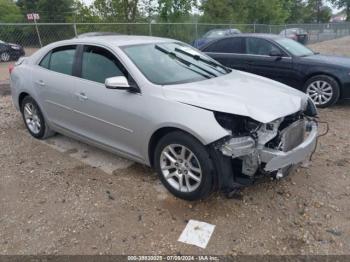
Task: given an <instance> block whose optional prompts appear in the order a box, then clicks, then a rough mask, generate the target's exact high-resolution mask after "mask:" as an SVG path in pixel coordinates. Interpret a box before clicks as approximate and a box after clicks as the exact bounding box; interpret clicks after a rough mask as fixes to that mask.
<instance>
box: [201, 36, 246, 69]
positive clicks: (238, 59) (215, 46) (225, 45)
mask: <svg viewBox="0 0 350 262" xmlns="http://www.w3.org/2000/svg"><path fill="white" fill-rule="evenodd" d="M243 45H244V41H243V37H230V38H224V39H220V40H218V41H215V42H213V43H212V44H211V45H209V46H207V47H205V48H204V49H203V52H205V53H206V54H207V55H209V56H210V57H212V58H214V59H215V60H217V61H219V62H220V63H221V64H223V65H225V66H227V67H230V68H233V69H237V70H242V71H247V70H248V64H247V60H246V56H245V55H244V54H243V53H244V46H243Z"/></svg>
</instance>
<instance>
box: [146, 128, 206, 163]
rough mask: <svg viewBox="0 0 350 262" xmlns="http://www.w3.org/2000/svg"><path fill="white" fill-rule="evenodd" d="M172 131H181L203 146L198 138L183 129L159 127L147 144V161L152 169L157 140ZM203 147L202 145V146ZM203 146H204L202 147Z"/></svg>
mask: <svg viewBox="0 0 350 262" xmlns="http://www.w3.org/2000/svg"><path fill="white" fill-rule="evenodd" d="M174 131H181V132H183V133H185V134H188V135H189V136H191V137H193V138H194V139H196V140H198V141H199V142H200V143H202V144H203V141H201V140H200V139H198V137H197V136H196V135H194V134H192V133H190V132H188V131H186V130H184V129H181V128H179V127H172V126H166V127H161V128H159V129H157V130H156V131H155V132H154V133H153V134H152V136H151V138H150V140H149V143H148V159H149V164H150V166H151V167H154V151H155V148H156V146H157V144H158V142H159V140H160V139H161V138H162V137H164V136H165V135H167V134H169V133H171V132H174ZM203 145H204V144H203ZM204 146H205V145H204Z"/></svg>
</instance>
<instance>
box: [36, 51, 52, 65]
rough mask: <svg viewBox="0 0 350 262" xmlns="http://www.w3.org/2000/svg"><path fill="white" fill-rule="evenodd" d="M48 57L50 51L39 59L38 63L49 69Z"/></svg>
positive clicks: (49, 56)
mask: <svg viewBox="0 0 350 262" xmlns="http://www.w3.org/2000/svg"><path fill="white" fill-rule="evenodd" d="M50 58H51V51H50V52H49V53H48V54H47V55H46V56H45V57H44V58H43V59H42V60H41V62H40V64H39V65H40V66H41V67H44V68H46V69H50Z"/></svg>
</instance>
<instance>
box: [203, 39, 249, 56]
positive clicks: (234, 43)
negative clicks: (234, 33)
mask: <svg viewBox="0 0 350 262" xmlns="http://www.w3.org/2000/svg"><path fill="white" fill-rule="evenodd" d="M242 39H243V38H241V37H233V38H225V39H222V40H219V41H216V42H215V43H213V44H211V45H210V46H208V47H207V48H205V49H204V52H213V53H233V54H241V53H243V41H242Z"/></svg>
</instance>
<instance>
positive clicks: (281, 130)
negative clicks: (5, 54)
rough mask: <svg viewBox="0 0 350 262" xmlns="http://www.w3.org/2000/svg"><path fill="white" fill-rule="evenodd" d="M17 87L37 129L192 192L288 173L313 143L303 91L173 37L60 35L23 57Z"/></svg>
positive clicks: (180, 193) (196, 195)
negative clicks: (95, 148) (122, 160)
mask: <svg viewBox="0 0 350 262" xmlns="http://www.w3.org/2000/svg"><path fill="white" fill-rule="evenodd" d="M11 88H12V96H13V101H14V104H15V106H16V107H17V109H18V110H20V112H21V113H22V115H23V119H24V122H25V124H26V126H27V129H28V131H29V132H30V134H31V135H32V136H34V137H35V138H38V139H43V138H46V137H48V136H49V135H52V134H54V132H59V133H62V134H65V135H67V136H71V137H73V138H76V139H79V140H82V141H84V142H86V143H90V144H93V145H95V146H98V147H100V148H103V149H105V150H108V151H111V152H114V153H116V154H118V155H121V156H123V157H126V158H129V159H132V160H134V161H136V162H139V163H142V164H145V165H148V166H151V167H154V168H155V169H156V170H157V171H158V173H159V176H160V179H161V181H162V182H163V184H164V185H165V187H166V188H167V189H168V190H169V191H171V192H172V193H173V194H174V195H175V196H177V197H180V198H183V199H186V200H195V199H200V198H204V197H206V196H208V195H209V193H210V192H212V191H213V190H218V189H221V190H224V191H225V192H232V191H233V190H235V189H237V187H240V186H242V185H247V184H249V183H251V182H253V181H254V180H255V179H256V178H257V177H258V176H259V175H261V174H265V175H271V176H277V177H282V176H284V175H285V174H287V172H288V170H289V169H290V167H292V166H294V165H296V164H298V163H300V162H302V161H304V160H305V159H306V158H308V156H309V155H310V154H311V153H312V152H313V150H314V148H315V145H316V137H317V123H316V121H315V118H314V117H315V116H316V114H317V111H316V108H315V106H314V104H313V102H312V101H311V100H310V99H308V97H307V96H306V95H305V94H303V93H301V92H299V91H297V90H295V89H292V88H289V87H288V86H285V85H283V84H280V83H277V82H274V81H272V80H269V79H266V78H263V77H259V76H256V75H252V74H248V73H243V72H240V71H235V70H231V69H228V68H226V67H224V66H222V65H221V64H219V63H218V62H216V61H215V60H213V59H211V58H209V57H208V56H206V55H205V54H203V53H200V52H199V51H198V50H196V49H193V48H191V47H190V46H188V45H187V44H184V43H181V42H179V41H176V40H171V39H164V38H155V37H141V36H98V37H82V38H76V39H71V40H66V41H61V42H57V43H53V44H50V45H48V46H46V47H43V48H42V49H40V50H39V51H37V52H36V53H35V54H33V55H32V56H30V57H28V58H24V59H20V60H19V62H18V63H17V64H16V66H15V67H14V68H13V70H12V72H11Z"/></svg>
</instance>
